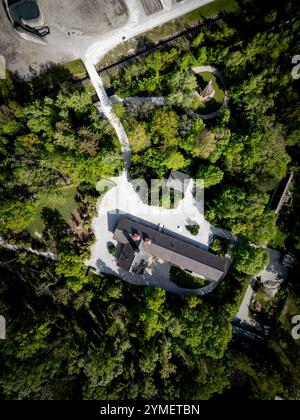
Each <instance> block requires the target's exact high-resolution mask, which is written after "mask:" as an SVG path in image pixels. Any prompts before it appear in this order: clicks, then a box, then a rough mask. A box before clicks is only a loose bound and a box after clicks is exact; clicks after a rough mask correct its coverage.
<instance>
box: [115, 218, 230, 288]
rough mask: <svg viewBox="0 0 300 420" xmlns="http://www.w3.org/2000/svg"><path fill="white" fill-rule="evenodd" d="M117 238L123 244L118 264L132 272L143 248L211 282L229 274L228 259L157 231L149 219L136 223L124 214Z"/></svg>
mask: <svg viewBox="0 0 300 420" xmlns="http://www.w3.org/2000/svg"><path fill="white" fill-rule="evenodd" d="M114 239H115V240H116V241H118V242H119V243H121V244H122V245H123V246H122V249H121V252H120V254H119V256H118V266H119V267H120V268H122V269H124V270H126V271H130V269H131V267H132V264H133V261H134V258H135V255H136V254H137V253H139V252H140V250H141V249H143V250H145V251H146V252H147V253H148V254H149V255H151V256H153V257H156V258H159V259H161V260H164V261H166V262H168V263H170V264H172V265H175V266H177V267H180V268H182V269H184V270H187V271H189V272H191V273H194V274H196V275H199V276H201V277H203V278H205V279H207V280H210V281H219V280H221V279H222V278H223V277H224V276H225V275H226V273H227V271H228V267H229V260H228V259H227V258H224V257H218V256H217V255H214V254H212V253H210V252H208V251H204V250H203V249H201V248H199V247H198V246H197V245H195V244H191V243H189V242H187V241H186V239H185V238H184V237H175V236H172V235H171V234H169V233H165V232H162V231H159V230H157V226H156V225H154V224H152V223H148V222H145V221H143V222H137V221H134V220H132V219H130V218H128V217H122V218H121V219H120V221H119V222H118V224H117V226H116V228H115V232H114Z"/></svg>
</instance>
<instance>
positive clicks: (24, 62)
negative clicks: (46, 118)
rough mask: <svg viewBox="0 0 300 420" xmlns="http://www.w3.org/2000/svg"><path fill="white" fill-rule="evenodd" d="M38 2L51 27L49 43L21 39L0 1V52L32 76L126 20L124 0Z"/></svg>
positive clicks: (75, 54)
mask: <svg viewBox="0 0 300 420" xmlns="http://www.w3.org/2000/svg"><path fill="white" fill-rule="evenodd" d="M38 5H39V8H40V12H41V15H42V17H43V21H44V24H45V25H47V26H49V28H50V35H49V36H47V43H48V46H47V45H40V44H36V43H33V42H29V41H25V40H23V39H21V38H20V37H19V36H18V34H17V33H16V31H15V30H14V29H13V27H12V25H11V23H10V22H9V20H8V18H7V15H6V12H5V9H4V7H3V3H2V1H1V2H0V22H1V25H0V55H3V56H4V57H5V59H6V62H7V65H8V68H9V69H10V70H12V71H13V72H14V71H16V72H17V73H18V74H19V75H20V76H27V77H32V76H34V75H35V74H36V72H39V71H40V70H41V69H42V68H44V67H45V66H47V65H51V64H53V63H60V62H66V61H70V60H73V59H75V58H78V57H80V56H81V55H82V54H83V53H84V51H85V50H86V48H87V47H88V46H89V45H90V44H91V43H92V42H93V40H94V39H96V38H97V37H99V36H100V35H104V34H105V33H108V32H110V31H112V30H113V29H116V28H118V27H120V26H123V25H124V24H125V23H126V22H127V20H128V12H127V8H126V4H125V2H124V0H51V1H49V0H38Z"/></svg>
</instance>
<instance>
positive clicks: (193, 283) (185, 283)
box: [170, 266, 208, 289]
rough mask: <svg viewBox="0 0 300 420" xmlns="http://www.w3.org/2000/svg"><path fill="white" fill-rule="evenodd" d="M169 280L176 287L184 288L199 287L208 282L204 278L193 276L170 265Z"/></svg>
mask: <svg viewBox="0 0 300 420" xmlns="http://www.w3.org/2000/svg"><path fill="white" fill-rule="evenodd" d="M170 280H171V281H172V282H173V283H175V284H176V286H178V287H182V288H185V289H199V288H201V287H204V286H206V285H207V284H208V282H207V281H206V280H205V279H201V278H198V277H194V276H192V275H191V274H189V273H187V272H186V271H185V270H182V269H181V268H179V267H175V266H172V267H171V269H170Z"/></svg>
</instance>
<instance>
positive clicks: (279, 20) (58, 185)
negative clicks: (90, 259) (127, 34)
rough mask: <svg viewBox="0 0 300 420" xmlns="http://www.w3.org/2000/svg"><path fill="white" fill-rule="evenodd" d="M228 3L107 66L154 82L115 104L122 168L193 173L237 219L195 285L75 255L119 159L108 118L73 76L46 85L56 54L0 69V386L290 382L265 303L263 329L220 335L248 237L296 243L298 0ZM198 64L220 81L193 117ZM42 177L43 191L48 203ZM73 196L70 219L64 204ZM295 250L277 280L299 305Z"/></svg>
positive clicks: (253, 390)
mask: <svg viewBox="0 0 300 420" xmlns="http://www.w3.org/2000/svg"><path fill="white" fill-rule="evenodd" d="M239 4H240V9H239V10H238V11H237V12H235V13H234V14H226V15H224V16H223V19H222V21H218V23H215V24H213V25H211V26H209V27H207V28H205V30H203V31H198V32H197V33H193V36H190V35H188V36H186V37H184V38H182V39H180V40H179V41H177V44H176V45H175V44H172V45H170V46H165V47H164V49H163V50H159V51H156V52H154V53H151V54H149V55H147V56H146V57H143V58H142V59H139V60H137V61H136V62H135V63H133V64H130V65H128V66H125V67H122V68H121V69H119V70H118V71H116V72H115V73H114V74H113V75H112V84H113V87H114V89H115V91H116V93H118V94H119V95H120V96H123V97H126V96H145V95H147V96H164V97H167V98H168V103H167V105H165V106H163V107H154V106H152V105H149V104H145V105H143V106H138V107H137V106H131V107H124V106H122V105H116V107H115V111H116V113H117V114H118V116H119V117H120V118H121V120H122V122H123V124H124V126H125V129H126V130H127V132H128V134H129V140H130V142H131V145H132V151H133V164H132V168H131V174H132V176H145V177H146V179H149V177H163V176H165V175H166V173H167V171H168V170H169V169H170V168H173V169H180V170H183V171H185V172H187V173H189V174H190V175H191V176H193V177H198V178H204V179H205V183H206V189H207V191H206V216H207V218H208V220H209V221H211V222H212V223H213V224H214V225H216V226H222V227H225V228H227V229H229V230H231V231H233V232H234V233H235V234H236V235H238V237H239V243H238V245H237V246H236V247H234V248H233V249H232V251H231V252H232V257H233V258H234V265H233V268H232V270H231V272H230V274H229V276H228V278H227V279H226V281H224V282H223V283H222V284H221V285H220V286H219V287H218V288H217V289H216V290H215V291H214V293H212V294H211V295H209V296H206V297H205V298H202V299H200V298H198V297H195V296H193V297H184V296H176V295H172V294H169V293H167V292H165V291H163V290H161V289H152V288H147V287H136V286H132V285H129V284H127V283H124V282H122V281H121V280H118V279H116V278H113V277H108V276H106V277H99V276H95V275H94V274H93V273H92V272H89V271H87V270H86V267H85V265H84V259H85V258H86V257H87V256H88V250H89V246H90V244H91V242H92V240H93V236H92V233H91V231H90V221H91V218H92V217H93V215H94V212H95V203H96V200H97V196H98V193H97V190H96V188H95V186H96V183H97V181H98V180H99V179H101V178H102V177H109V176H112V175H114V174H116V173H117V170H119V169H120V168H121V167H122V156H121V153H120V149H119V145H118V142H117V140H116V137H115V133H114V131H113V129H112V128H111V127H110V125H109V124H108V122H107V121H106V120H105V119H104V118H100V117H99V115H98V114H97V112H96V110H95V108H94V107H93V105H92V101H91V99H90V96H89V94H88V93H87V92H86V91H84V90H83V89H82V87H81V86H80V84H78V83H76V82H75V81H73V80H70V78H66V79H67V82H65V81H63V80H62V81H59V83H58V84H57V85H53V79H52V77H53V76H51V74H52V75H53V71H56V72H57V71H58V69H56V70H49V71H48V72H46V73H45V75H44V76H43V77H44V79H43V81H42V82H41V81H40V80H39V81H36V82H34V81H33V82H31V83H27V84H22V85H20V84H19V83H17V82H15V81H14V80H13V78H11V77H9V78H8V79H7V80H6V82H1V84H0V98H1V106H0V181H1V182H0V193H1V202H0V234H1V237H3V238H4V240H5V241H7V242H8V243H10V244H16V245H18V246H19V247H20V248H19V249H7V248H5V247H1V246H0V314H3V315H4V316H5V318H6V319H7V339H6V340H1V341H0V365H1V370H0V399H126V398H129V399H136V398H144V399H148V398H162V399H178V398H185V399H210V398H212V399H220V398H232V397H234V396H235V395H236V392H238V394H239V395H240V396H241V397H242V398H245V399H248V398H250V399H274V398H275V397H278V396H279V397H283V398H291V399H293V398H299V397H300V383H299V378H300V375H299V370H300V365H299V360H300V355H299V344H298V343H297V342H295V341H294V340H293V339H292V337H291V334H290V331H289V328H290V326H289V325H288V326H286V325H284V323H283V322H281V321H280V320H279V319H278V320H277V321H276V325H275V326H274V327H275V328H274V331H273V332H272V334H271V337H270V338H269V340H268V342H267V343H265V344H264V345H257V346H256V345H252V344H251V345H249V344H247V342H246V343H240V342H237V341H235V340H233V339H232V319H233V317H234V316H235V315H236V313H237V310H238V308H239V305H240V303H241V299H242V298H243V295H244V293H245V289H246V287H247V285H248V284H249V281H250V279H251V276H252V275H253V274H255V273H256V272H258V271H259V269H260V268H261V267H262V266H263V265H264V264H265V263H266V260H265V250H264V248H263V247H265V246H266V245H267V244H270V246H272V247H274V248H276V249H280V250H282V251H291V252H292V253H293V254H294V255H295V256H296V258H297V261H299V247H300V244H299V239H300V238H299V223H300V222H299V214H300V213H299V203H300V202H299V196H300V195H299V183H298V175H297V173H298V171H299V137H300V96H299V83H300V82H299V80H294V79H293V78H292V76H291V74H292V67H293V65H292V57H293V56H294V55H296V54H299V51H300V41H299V35H298V34H299V27H300V18H299V14H300V8H299V4H298V2H297V1H290V2H288V3H285V2H282V1H272V2H271V1H266V2H264V4H262V2H261V1H256V0H252V1H249V0H247V1H246V0H244V1H241V2H239ZM286 21H289V22H288V23H284V22H286ZM205 64H209V65H213V66H215V67H217V68H218V69H219V70H220V71H222V72H223V75H224V80H225V83H226V89H227V90H228V94H229V98H230V102H229V106H228V107H227V108H224V109H223V110H222V111H221V112H220V114H219V116H218V117H217V118H216V119H213V120H210V121H203V120H202V119H201V118H195V117H191V114H190V111H192V112H193V113H197V112H199V103H197V102H196V101H195V98H194V97H193V95H192V92H193V90H194V89H195V88H196V85H197V79H196V77H195V76H194V75H191V74H190V73H189V70H190V69H191V67H193V66H200V65H205ZM51 72H52V73H51ZM62 73H63V76H64V78H63V79H64V80H65V76H66V74H65V72H62ZM54 79H55V80H60V78H59V77H57V74H56V76H55V77H54ZM39 83H41V84H42V86H43V88H42V89H40V87H39V86H40V85H39ZM44 85H46V86H47V85H51V89H48V90H47V89H46V88H45V87H44ZM193 115H194V114H193ZM291 171H294V173H295V178H294V183H293V185H292V188H291V190H292V194H293V195H292V200H291V202H290V204H289V206H285V207H284V208H283V210H282V213H281V215H280V217H279V219H278V220H276V217H275V213H274V211H273V210H272V206H271V205H270V204H271V203H272V196H273V194H274V192H275V191H276V188H277V187H278V186H279V184H280V182H281V181H282V180H283V179H284V177H285V176H286V175H287V174H288V173H289V172H291ZM66 188H67V189H68V188H69V189H71V188H72V193H71V194H70V195H71V197H69V196H68V195H67V194H66V193H65V189H66ZM49 194H52V195H53V197H54V201H57V203H59V201H60V200H61V205H60V207H55V206H54V207H53V206H50V205H49V203H48V202H47V200H46V196H47V195H49ZM66 202H67V203H68V206H70V208H71V209H70V212H69V213H66V214H65V213H64V211H63V210H62V208H61V207H64V206H65V205H66V204H65V203H66ZM70 203H71V204H70ZM76 209H78V210H79V216H77V219H78V218H79V220H80V223H79V225H80V227H81V228H82V229H81V234H80V235H78V234H74V229H72V224H70V222H69V219H70V217H71V214H74V211H75V210H76ZM249 243H251V245H252V246H251V247H250V246H249ZM28 247H31V248H33V249H35V250H40V251H48V252H52V253H53V254H55V255H57V258H56V259H55V260H52V259H49V258H46V257H44V256H38V255H35V254H33V253H32V252H29V251H28ZM215 250H216V252H220V249H218V247H217V246H216V248H215ZM298 264H299V263H297V265H296V267H295V269H294V270H292V271H291V273H290V276H289V279H288V282H287V284H286V285H285V286H284V292H286V293H288V292H291V293H292V294H293V296H295V297H296V298H295V302H298V308H299V307H300V305H299V297H300V290H299V265H298ZM278 310H280V308H279V309H278Z"/></svg>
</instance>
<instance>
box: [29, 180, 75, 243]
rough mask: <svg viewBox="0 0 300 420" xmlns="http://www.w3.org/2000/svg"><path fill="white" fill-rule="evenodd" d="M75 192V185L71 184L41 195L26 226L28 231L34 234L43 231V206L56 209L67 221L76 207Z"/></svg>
mask: <svg viewBox="0 0 300 420" xmlns="http://www.w3.org/2000/svg"><path fill="white" fill-rule="evenodd" d="M76 192H77V187H76V186H74V185H71V186H66V187H61V188H57V189H55V190H53V191H50V192H49V193H47V194H44V195H42V196H41V197H40V199H39V200H38V202H37V205H36V212H35V215H34V216H33V218H32V221H31V223H30V224H29V226H28V228H27V230H28V231H29V233H30V234H31V235H34V234H35V233H36V232H37V233H39V234H41V233H42V232H43V230H44V222H43V219H42V216H41V213H42V210H43V208H44V207H47V208H50V209H52V210H57V211H58V212H59V213H60V214H61V216H62V217H63V219H64V220H65V221H66V222H67V221H68V220H69V219H70V217H71V214H72V212H73V211H74V210H75V208H76V207H77V203H76V201H75V195H76Z"/></svg>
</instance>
